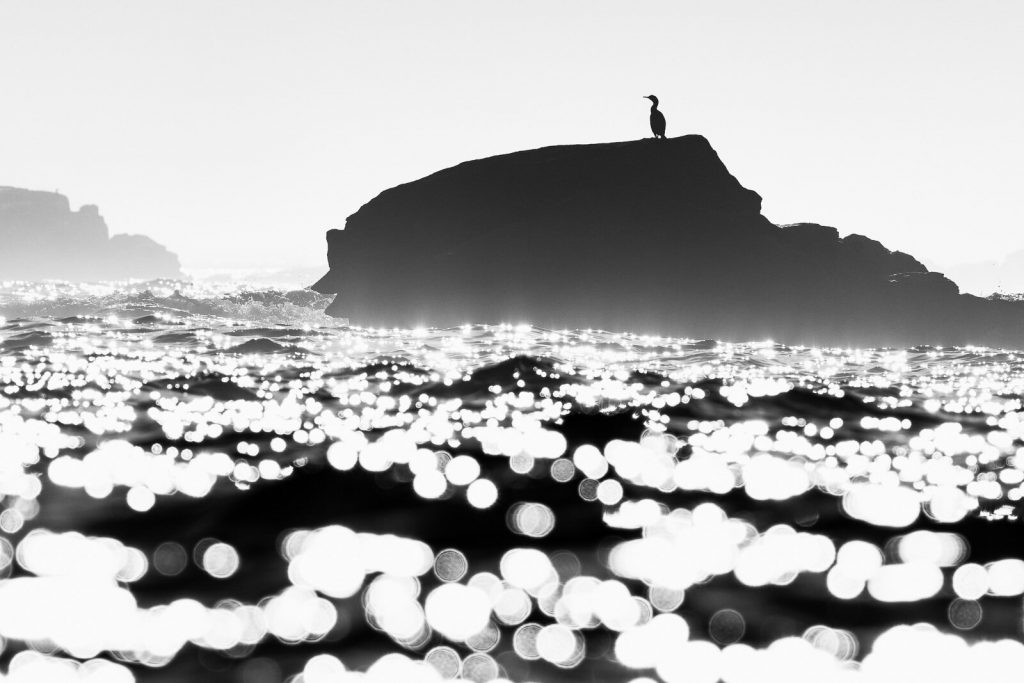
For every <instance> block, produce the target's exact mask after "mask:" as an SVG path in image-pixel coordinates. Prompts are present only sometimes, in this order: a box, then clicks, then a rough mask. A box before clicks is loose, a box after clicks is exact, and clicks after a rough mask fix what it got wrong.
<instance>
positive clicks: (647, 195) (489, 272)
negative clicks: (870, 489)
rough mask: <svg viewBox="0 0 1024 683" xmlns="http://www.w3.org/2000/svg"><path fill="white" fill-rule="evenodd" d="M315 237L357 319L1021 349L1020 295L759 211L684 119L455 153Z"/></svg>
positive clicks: (325, 284)
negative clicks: (656, 133) (676, 127)
mask: <svg viewBox="0 0 1024 683" xmlns="http://www.w3.org/2000/svg"><path fill="white" fill-rule="evenodd" d="M327 241H328V263H329V265H330V272H329V273H328V274H327V275H325V276H324V277H323V278H322V279H321V280H320V281H319V282H317V283H316V284H315V285H313V288H314V289H315V290H317V291H319V292H322V293H325V294H326V293H332V294H333V293H337V295H338V296H337V297H336V299H335V301H334V303H332V304H331V306H330V307H328V309H327V310H328V313H330V314H332V315H338V316H345V317H348V318H349V319H350V321H351V322H352V323H353V324H359V325H373V326H393V325H407V326H408V325H417V324H429V325H440V326H450V325H457V324H460V323H464V322H491V323H496V322H530V323H533V324H536V325H540V326H544V327H552V328H563V327H596V328H603V329H609V330H626V331H632V332H638V333H659V334H674V335H685V336H690V337H697V338H717V339H729V340H751V339H774V340H776V341H782V342H788V343H798V344H827V345H887V344H892V345H909V344H923V343H927V344H936V345H950V344H988V345H1005V346H1016V347H1018V348H1024V305H1020V304H1015V303H1010V302H996V301H989V300H985V299H981V298H978V297H974V296H970V295H961V294H960V293H959V289H958V287H957V286H956V284H955V283H953V282H951V281H950V280H949V279H947V278H946V277H944V276H943V275H941V274H940V273H933V272H929V271H928V269H927V268H926V267H925V266H924V265H923V264H922V263H921V262H920V261H918V260H917V259H915V258H914V257H912V256H910V255H908V254H905V253H902V252H898V251H897V252H893V251H890V250H888V249H886V248H885V247H884V246H883V245H882V244H880V243H879V242H877V241H875V240H872V239H869V238H867V237H863V236H861V235H849V236H847V237H845V238H841V237H840V236H839V233H838V231H837V230H836V229H835V228H831V227H826V226H821V225H815V224H810V223H799V224H796V225H784V226H776V225H774V224H772V223H771V222H770V221H769V220H768V219H767V218H765V217H764V216H762V215H761V197H760V196H759V195H757V194H756V193H755V192H752V191H750V190H748V189H745V188H744V187H742V186H741V185H740V184H739V182H738V181H737V180H736V178H734V177H733V176H732V175H731V174H730V173H729V171H728V170H727V169H726V168H725V166H724V165H723V164H722V162H721V160H720V159H719V157H718V154H717V153H716V152H715V150H714V149H712V147H711V145H710V144H709V143H708V141H707V140H706V139H704V138H703V137H701V136H697V135H688V136H685V137H679V138H673V139H670V140H667V141H654V140H641V141H635V142H622V143H610V144H598V145H580V146H560V147H548V148H544V149H537V150H531V151H525V152H516V153H513V154H507V155H503V156H496V157H491V158H488V159H481V160H478V161H470V162H466V163H463V164H460V165H458V166H455V167H453V168H450V169H447V170H443V171H440V172H438V173H434V174H433V175H430V176H427V177H426V178H422V179H420V180H417V181H415V182H412V183H408V184H405V185H400V186H398V187H395V188H392V189H390V190H386V191H384V192H382V193H381V194H380V195H379V196H377V197H376V198H375V199H373V200H372V201H370V202H369V203H368V204H366V205H365V206H363V207H362V208H361V209H360V210H359V211H357V212H356V213H355V214H353V215H352V216H350V217H349V219H348V221H347V223H346V226H345V229H344V230H331V231H330V232H328V234H327Z"/></svg>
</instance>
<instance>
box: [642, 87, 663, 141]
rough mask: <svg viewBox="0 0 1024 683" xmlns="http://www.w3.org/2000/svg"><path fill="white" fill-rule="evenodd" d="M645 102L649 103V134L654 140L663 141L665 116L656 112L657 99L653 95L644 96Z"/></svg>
mask: <svg viewBox="0 0 1024 683" xmlns="http://www.w3.org/2000/svg"><path fill="white" fill-rule="evenodd" d="M644 99H645V100H650V101H651V132H652V133H654V137H655V138H661V139H663V140H664V139H665V115H664V114H662V113H661V112H660V111H658V98H657V97H655V96H654V95H645V96H644Z"/></svg>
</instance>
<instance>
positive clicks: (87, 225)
mask: <svg viewBox="0 0 1024 683" xmlns="http://www.w3.org/2000/svg"><path fill="white" fill-rule="evenodd" d="M0 244H2V245H3V247H2V248H0V280H50V279H60V280H122V279H128V278H140V279H155V278H177V277H181V266H180V265H179V263H178V257H177V256H175V255H174V254H173V253H171V252H170V251H168V250H167V249H166V248H164V247H163V246H161V245H159V244H157V243H156V242H154V241H153V240H152V239H150V238H149V237H145V236H142V235H114V236H112V237H111V236H110V231H109V230H108V228H107V224H106V222H105V221H104V220H103V217H102V216H101V215H100V212H99V209H98V208H97V207H96V206H93V205H85V206H82V207H81V208H80V209H79V210H78V211H72V210H71V206H70V205H69V203H68V198H67V197H65V196H64V195H62V194H57V193H56V192H40V191H36V190H25V189H21V188H17V187H0Z"/></svg>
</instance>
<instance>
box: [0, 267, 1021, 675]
mask: <svg viewBox="0 0 1024 683" xmlns="http://www.w3.org/2000/svg"><path fill="white" fill-rule="evenodd" d="M327 303H328V301H327V300H326V299H325V298H324V297H321V296H319V295H316V294H314V293H311V292H309V291H304V290H295V291H284V290H267V289H264V290H253V289H245V288H241V287H239V286H238V285H237V284H226V285H220V286H218V285H216V284H211V283H206V284H202V285H190V284H185V283H175V282H152V283H142V284H128V285H126V284H109V285H89V286H86V285H73V284H68V283H54V284H48V285H28V284H22V283H4V284H3V285H2V287H0V316H2V318H0V344H2V346H0V494H2V501H0V505H2V511H0V573H2V577H3V578H2V580H0V638H2V654H0V671H2V672H3V675H4V676H5V677H4V678H3V679H2V680H9V681H18V682H22V681H33V682H36V681H38V682H41V683H61V682H64V681H69V682H70V681H90V682H92V683H99V682H101V681H114V682H117V683H127V682H129V681H237V682H238V683H281V682H283V681H292V682H294V683H300V682H301V683H328V682H339V681H356V680H366V681H375V682H376V681H382V682H391V681H440V680H446V679H452V678H461V679H465V680H472V681H491V680H511V681H516V682H517V683H522V682H526V681H537V682H540V681H545V682H558V681H633V682H634V683H649V682H650V681H665V682H666V683H677V682H678V683H682V682H686V683H690V682H693V683H698V682H707V683H714V682H715V681H719V680H723V681H727V682H728V683H746V682H748V681H749V682H751V683H753V682H757V683H761V682H764V681H779V682H782V681H785V682H787V683H789V682H792V681H808V682H810V681H814V682H816V683H817V682H819V681H895V680H920V681H963V680H966V679H967V678H968V676H969V677H971V678H977V679H978V680H985V681H1003V680H1006V681H1010V680H1019V676H1020V671H1022V670H1024V644H1022V628H1024V603H1022V596H1024V543H1021V540H1020V539H1021V523H1020V519H1019V517H1018V515H1019V511H1020V501H1021V497H1022V495H1024V408H1022V404H1021V397H1022V396H1024V354H1022V353H1018V352H1013V351H1006V350H998V349H987V348H936V347H928V346H920V347H914V348H907V349H841V348H807V347H790V346H783V345H780V344H775V343H772V342H771V341H763V340H759V341H752V342H750V343H720V342H716V341H714V340H693V339H671V338H663V337H648V336H642V335H638V334H630V333H613V332H605V331H597V330H548V329H539V328H536V327H531V326H529V325H525V324H514V325H513V324H509V325H500V326H487V325H474V324H468V325H466V326H463V327H458V328H449V329H413V330H410V329H366V328H359V327H354V326H349V325H347V324H345V322H344V321H339V320H335V319H331V318H327V317H325V316H323V314H322V313H321V311H322V310H323V308H324V307H325V306H326V304H327Z"/></svg>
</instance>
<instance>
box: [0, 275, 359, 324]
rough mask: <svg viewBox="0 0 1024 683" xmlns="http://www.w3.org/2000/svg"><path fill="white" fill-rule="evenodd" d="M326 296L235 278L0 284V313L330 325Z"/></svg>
mask: <svg viewBox="0 0 1024 683" xmlns="http://www.w3.org/2000/svg"><path fill="white" fill-rule="evenodd" d="M330 302H331V297H329V296H324V295H323V294H319V293H317V292H314V291H312V290H309V289H291V290H289V289H277V288H254V287H247V286H244V285H238V284H237V283H211V282H186V281H179V280H149V281H143V282H100V283H75V282H63V281H48V282H19V281H15V282H3V283H0V317H4V318H8V319H13V318H57V319H66V318H70V317H78V318H90V317H95V318H107V317H109V316H116V317H118V318H124V317H129V318H132V319H133V320H134V322H135V323H137V324H151V323H160V324H165V325H166V324H173V323H174V322H175V320H177V319H181V318H184V317H192V316H197V315H198V316H214V317H217V318H225V319H230V320H244V321H250V322H257V323H274V324H281V323H285V324H300V325H329V326H336V325H338V324H339V321H338V320H337V319H335V318H331V317H329V316H327V315H325V314H324V312H323V311H324V309H325V308H327V306H328V304H330Z"/></svg>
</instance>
